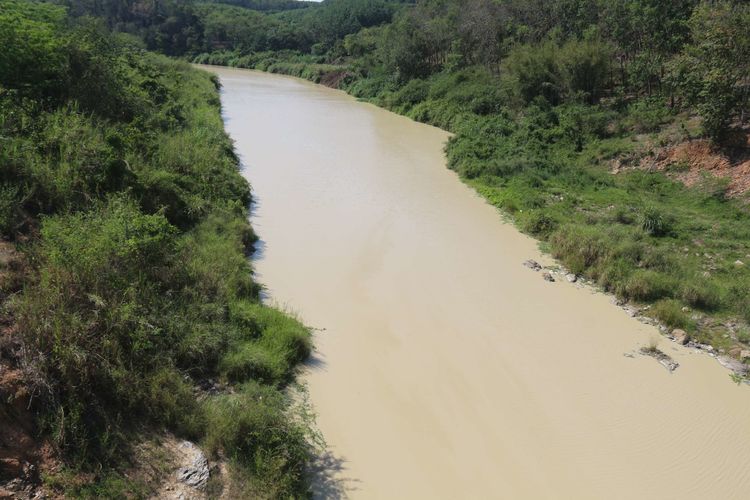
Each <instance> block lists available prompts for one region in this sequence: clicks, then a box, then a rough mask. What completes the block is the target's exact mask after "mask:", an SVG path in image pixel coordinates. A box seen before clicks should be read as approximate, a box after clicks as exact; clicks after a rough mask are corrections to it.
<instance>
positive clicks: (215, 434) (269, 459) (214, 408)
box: [204, 383, 310, 498]
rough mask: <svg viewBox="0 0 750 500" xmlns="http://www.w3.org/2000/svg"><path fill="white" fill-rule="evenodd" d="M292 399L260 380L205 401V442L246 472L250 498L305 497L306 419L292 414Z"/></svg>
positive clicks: (213, 451) (246, 491)
mask: <svg viewBox="0 0 750 500" xmlns="http://www.w3.org/2000/svg"><path fill="white" fill-rule="evenodd" d="M288 406H289V402H288V401H287V399H286V397H285V396H283V395H282V394H281V393H279V392H278V391H275V390H273V389H272V388H269V387H264V386H261V385H259V384H257V383H247V384H245V385H243V386H242V387H241V388H240V389H239V391H238V392H237V393H235V394H227V395H221V396H215V397H212V398H210V399H209V400H207V401H206V402H205V403H204V409H205V412H206V415H207V420H206V429H207V433H206V437H205V440H204V444H205V446H206V449H207V450H208V451H209V452H211V453H219V452H221V453H223V455H224V456H226V457H228V458H230V459H232V460H233V462H234V464H235V466H236V467H238V468H239V469H240V470H241V471H243V472H244V474H243V475H242V476H239V477H242V478H245V479H246V481H247V483H246V484H245V485H244V486H245V487H244V490H245V491H244V492H243V496H246V497H247V498H303V497H305V496H306V495H307V493H308V492H307V490H306V488H305V487H304V481H303V478H304V474H305V464H306V463H307V461H308V459H309V457H310V448H309V445H308V441H307V439H306V438H307V430H306V427H305V425H304V423H302V422H299V421H294V420H292V419H290V418H288V416H287V412H288Z"/></svg>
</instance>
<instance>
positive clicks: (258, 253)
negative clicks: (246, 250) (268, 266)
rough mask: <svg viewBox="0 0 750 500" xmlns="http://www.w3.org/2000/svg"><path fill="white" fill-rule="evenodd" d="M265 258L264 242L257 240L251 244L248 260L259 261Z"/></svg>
mask: <svg viewBox="0 0 750 500" xmlns="http://www.w3.org/2000/svg"><path fill="white" fill-rule="evenodd" d="M265 256H266V241H265V240H263V239H260V238H259V239H258V240H257V241H256V242H255V243H253V252H252V253H251V254H250V258H251V259H253V260H261V259H263V257H265Z"/></svg>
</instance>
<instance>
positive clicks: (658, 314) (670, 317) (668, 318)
mask: <svg viewBox="0 0 750 500" xmlns="http://www.w3.org/2000/svg"><path fill="white" fill-rule="evenodd" d="M651 313H652V314H653V315H654V317H655V318H656V319H658V320H659V321H661V322H662V323H664V324H665V325H667V326H669V327H671V328H681V329H683V330H693V329H694V328H695V323H694V322H693V321H692V320H691V319H690V318H689V317H688V315H687V314H685V313H684V312H682V304H680V302H679V301H677V300H660V301H659V302H657V303H656V304H654V306H653V307H652V308H651Z"/></svg>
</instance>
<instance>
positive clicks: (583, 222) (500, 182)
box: [201, 54, 750, 377]
mask: <svg viewBox="0 0 750 500" xmlns="http://www.w3.org/2000/svg"><path fill="white" fill-rule="evenodd" d="M202 59H203V58H201V60H202ZM212 60H213V61H214V62H217V61H218V62H221V61H222V58H221V57H219V56H217V57H214V58H213V59H212ZM309 60H310V58H307V57H293V58H292V59H291V61H290V62H288V63H285V62H283V58H280V57H279V56H278V55H273V54H269V55H266V56H263V55H258V56H256V57H255V58H251V59H249V60H247V61H243V60H231V59H230V60H228V62H238V63H243V62H244V63H252V64H254V65H255V66H256V67H257V68H259V69H261V70H264V71H270V72H278V73H281V74H290V75H291V76H296V77H301V78H307V79H309V80H311V81H313V82H316V83H317V82H321V81H322V82H324V83H325V82H329V83H331V82H332V83H334V84H335V86H336V87H337V88H340V89H341V90H344V91H346V92H348V93H350V94H351V95H353V96H355V97H357V98H360V99H363V100H366V101H368V102H372V103H374V104H376V105H378V106H381V107H385V108H386V109H390V110H392V111H395V112H398V113H400V114H403V115H405V116H408V117H410V118H413V119H416V120H417V121H422V122H425V123H430V124H432V125H435V126H438V127H441V128H444V129H446V130H448V131H450V132H453V133H454V138H453V139H452V140H451V141H450V142H449V143H448V146H447V148H446V153H447V156H448V164H449V166H450V167H451V168H452V169H453V170H456V171H457V172H458V173H459V174H460V176H461V178H462V180H463V181H464V182H466V183H467V184H468V185H470V186H471V187H473V188H474V189H475V190H476V191H477V192H478V193H479V194H481V195H482V196H483V197H484V198H485V199H486V200H487V201H488V202H490V203H491V204H492V205H494V206H495V207H497V208H498V209H499V210H500V211H501V212H502V213H503V214H504V216H505V217H506V218H508V219H509V220H511V221H513V222H514V223H515V225H516V227H518V228H519V229H521V230H522V231H524V232H525V233H527V234H529V235H531V236H533V237H535V238H537V239H538V240H539V241H540V243H541V245H542V248H543V249H544V250H545V251H546V252H548V253H549V254H550V255H552V256H553V257H555V258H556V259H558V261H559V262H560V264H561V265H563V266H565V268H566V269H568V271H569V272H570V273H573V274H575V275H577V276H580V277H583V278H587V279H589V280H590V282H592V283H594V284H596V285H597V286H598V287H600V288H601V289H602V290H604V291H606V292H610V293H613V294H614V295H615V296H617V298H618V300H620V301H623V302H627V303H628V304H630V305H631V306H632V307H633V308H637V309H638V310H639V311H641V313H642V314H643V315H644V316H647V317H649V318H651V319H652V320H655V321H658V322H659V323H660V324H662V325H663V326H664V328H663V330H664V333H665V334H667V335H671V334H672V331H673V330H684V331H685V332H687V334H688V336H689V337H690V339H691V341H693V342H694V343H695V344H696V345H704V346H711V348H712V349H713V350H715V352H716V353H718V354H720V355H723V356H726V357H727V358H731V359H732V360H734V361H731V362H729V363H727V365H728V366H732V367H733V373H735V374H736V375H738V376H741V377H746V375H747V366H746V365H745V364H744V363H743V361H750V360H749V359H748V356H745V358H744V359H743V358H742V355H743V353H747V354H748V355H750V346H749V345H748V342H750V327H749V326H748V320H750V317H748V316H746V313H747V314H750V309H748V308H747V307H746V304H745V302H744V301H745V300H746V299H745V298H744V297H745V293H744V292H743V290H745V289H746V285H748V284H749V283H750V271H748V269H749V268H750V266H748V265H747V264H750V258H748V256H747V255H749V254H750V248H748V247H747V244H746V243H747V241H750V234H748V227H750V224H748V222H750V216H749V215H748V209H747V205H746V204H745V202H744V201H743V198H742V197H740V198H737V197H735V198H727V197H725V196H724V195H723V194H722V193H723V191H721V186H724V184H722V181H721V179H718V178H717V179H714V178H712V177H710V176H708V177H705V180H704V181H703V183H697V185H693V186H692V187H687V186H684V185H682V184H681V183H680V182H679V181H678V180H676V179H672V178H670V177H669V171H670V169H669V168H666V169H661V170H658V171H644V170H640V169H638V168H632V167H631V168H622V167H621V168H620V170H618V171H614V170H612V168H613V167H612V165H620V166H622V165H623V164H627V165H638V164H640V163H641V162H642V161H643V160H644V159H648V158H650V156H653V154H654V153H653V151H654V149H653V148H654V145H655V144H663V146H662V147H663V148H664V149H667V148H668V146H667V145H668V144H671V143H674V142H680V141H684V140H688V139H689V137H690V134H691V133H692V134H695V133H697V131H696V130H693V131H692V132H689V131H687V129H686V130H685V131H684V132H679V130H681V128H680V123H682V122H683V121H684V120H686V119H687V117H685V116H677V117H670V116H669V115H664V116H662V117H661V118H660V119H659V120H658V123H656V124H655V125H654V126H655V127H656V128H654V129H653V132H652V133H651V134H643V135H640V136H636V135H635V134H634V132H632V131H630V130H629V129H627V128H623V129H622V130H621V131H620V132H619V133H613V134H605V135H604V136H601V137H596V138H594V137H590V138H588V139H587V140H586V141H585V142H584V145H583V147H582V150H581V151H580V152H576V151H574V150H573V148H572V147H571V144H570V143H569V142H567V141H562V142H553V143H551V144H550V145H542V144H541V143H539V141H538V140H535V139H533V137H532V136H528V135H527V134H529V133H531V132H530V131H531V130H533V127H532V128H531V129H530V128H529V126H530V123H532V122H533V123H534V127H537V128H538V129H537V130H533V135H539V136H544V135H545V134H552V135H553V136H554V135H558V134H560V132H559V131H557V130H556V127H557V125H555V123H556V122H557V121H558V120H559V119H562V118H563V117H564V116H565V114H566V113H567V112H568V111H569V110H567V109H566V108H558V109H552V108H550V109H548V110H546V111H545V110H541V109H536V110H535V111H533V110H532V111H533V113H536V114H533V113H532V114H531V115H528V114H527V115H526V116H517V117H511V116H496V115H492V114H490V115H488V116H481V115H477V114H475V113H472V112H470V111H467V109H468V108H467V106H468V104H467V101H466V99H467V97H466V94H467V93H468V95H469V96H480V95H482V93H483V92H485V91H487V92H489V90H488V89H487V88H486V86H488V85H491V78H490V77H489V75H485V76H481V73H482V72H481V70H478V71H479V72H480V75H479V76H472V73H471V72H468V73H466V72H465V73H463V74H464V75H465V76H464V77H461V73H459V74H458V75H450V74H448V75H439V76H436V77H434V78H432V79H431V80H428V81H425V82H422V84H420V85H422V87H421V89H420V90H418V91H416V94H414V95H416V96H417V97H416V98H415V97H406V96H408V95H410V93H412V94H413V93H414V92H415V90H414V85H411V86H406V87H403V88H401V89H400V90H393V89H388V90H380V91H377V89H378V86H377V85H374V84H375V83H376V82H374V81H372V80H371V79H370V80H368V79H362V78H357V77H356V76H354V74H353V73H351V72H349V71H348V69H347V67H346V66H339V67H331V66H330V65H318V64H316V63H310V62H309ZM475 71H477V70H475ZM342 75H344V76H342ZM346 75H348V76H346ZM438 88H445V89H446V90H445V91H439V92H447V93H444V94H443V95H440V94H439V92H438V91H437V90H436V89H438ZM373 89H375V91H373ZM447 89H450V90H447ZM489 95H492V94H491V93H490V94H489ZM471 98H474V97H471ZM462 103H464V104H462ZM592 112H594V111H592ZM596 112H598V113H602V114H606V111H605V110H604V109H601V110H599V111H596ZM539 113H542V115H544V114H546V115H548V116H547V118H545V120H551V118H550V117H557V118H555V120H554V121H547V122H546V125H545V122H539V118H540V115H539ZM602 119H603V120H604V121H602V122H601V125H600V127H605V126H606V127H610V128H611V127H623V126H624V122H627V121H630V122H633V121H638V120H639V119H643V117H639V116H637V115H633V114H632V113H631V114H630V115H621V116H618V115H607V116H604V117H603V118H602ZM694 126H695V125H693V127H694ZM513 130H516V132H512V133H511V132H510V131H513ZM518 130H521V132H518ZM503 131H506V132H503ZM508 134H509V135H508ZM675 134H677V136H675ZM681 134H687V135H681ZM507 142H512V144H513V146H511V145H510V144H506V143H507ZM535 148H539V150H538V151H533V150H534V149H535ZM540 154H541V155H543V157H540V156H539V155H540ZM508 155H512V157H509V156H508ZM532 158H538V159H532ZM543 158H558V160H557V161H558V164H557V165H555V164H554V163H555V162H552V163H550V161H549V160H547V159H543ZM502 165H505V166H502ZM488 170H489V172H493V171H494V172H495V173H489V172H488ZM503 172H504V173H503ZM742 196H744V195H742ZM746 262H747V264H746Z"/></svg>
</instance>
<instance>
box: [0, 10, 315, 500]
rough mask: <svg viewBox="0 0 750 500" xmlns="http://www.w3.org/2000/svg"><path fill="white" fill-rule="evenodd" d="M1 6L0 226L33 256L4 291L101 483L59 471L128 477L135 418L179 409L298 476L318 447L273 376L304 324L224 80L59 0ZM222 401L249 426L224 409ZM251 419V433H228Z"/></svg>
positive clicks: (82, 464)
mask: <svg viewBox="0 0 750 500" xmlns="http://www.w3.org/2000/svg"><path fill="white" fill-rule="evenodd" d="M0 7H1V8H0V39H2V40H4V41H6V42H7V43H6V45H5V50H4V51H3V54H2V55H0V65H2V68H3V71H2V72H0V140H1V141H2V148H0V231H2V238H3V239H4V240H17V241H23V242H24V244H23V245H22V248H23V249H24V251H26V252H27V254H28V259H27V260H28V261H29V262H30V265H29V271H28V278H27V281H26V283H25V286H24V288H23V290H22V291H21V292H20V293H19V294H17V295H16V296H15V297H14V298H13V301H12V302H11V303H7V304H4V307H7V311H8V312H9V313H10V314H12V315H13V317H14V318H13V319H14V321H15V323H16V325H17V331H18V335H19V337H20V340H21V342H22V343H23V350H22V353H23V354H22V357H23V359H20V360H19V362H20V363H21V364H22V365H23V366H24V367H26V373H27V376H28V382H29V384H30V386H31V388H30V390H31V391H32V392H33V393H34V394H35V397H34V399H33V402H34V406H33V410H34V412H35V415H36V417H37V423H38V424H39V428H40V430H41V431H42V432H43V433H45V434H46V435H48V436H50V437H51V438H52V439H53V441H54V443H55V444H56V445H57V446H58V447H59V449H60V450H61V452H62V454H63V458H64V459H66V463H67V465H68V467H69V469H68V470H71V471H73V472H74V471H76V470H79V469H85V470H89V471H97V470H100V471H103V473H102V474H100V475H98V477H99V480H98V481H96V482H94V483H93V484H87V485H81V484H78V483H76V481H75V480H73V479H71V478H66V477H65V475H64V474H62V475H60V476H56V477H54V478H49V484H50V485H51V487H54V488H57V489H58V490H64V491H66V492H67V493H68V494H71V495H80V496H106V497H120V496H123V497H124V495H126V494H129V493H134V492H135V491H136V490H135V488H136V486H137V485H135V484H134V483H132V482H131V481H130V480H128V479H126V478H125V477H123V476H122V475H121V474H120V473H119V472H117V464H119V463H121V462H122V459H123V457H125V456H126V455H127V451H128V447H129V445H130V442H131V441H132V439H133V435H134V433H137V432H141V431H142V430H144V429H155V430H161V429H168V430H170V431H172V432H174V433H176V434H178V435H180V436H184V437H186V438H189V439H194V440H201V439H205V440H206V442H207V443H210V444H211V446H212V447H214V446H218V447H222V448H223V449H225V450H226V451H227V452H229V450H230V449H231V454H232V457H233V458H234V459H235V460H236V461H237V462H238V463H241V464H243V466H242V468H241V469H238V470H239V471H240V473H242V474H250V475H251V477H249V478H246V479H245V480H246V481H249V482H250V483H252V484H254V485H261V486H259V488H260V489H259V490H258V491H268V492H272V491H278V492H279V494H280V495H282V496H302V495H303V494H304V492H305V491H306V488H307V487H306V483H305V479H304V477H303V476H302V474H301V473H300V471H301V468H302V467H303V466H304V464H305V463H306V461H307V459H308V454H309V449H308V445H307V441H306V438H305V436H304V435H303V434H304V432H305V431H304V425H303V424H301V423H298V422H296V421H295V420H294V419H293V418H292V417H291V416H290V415H288V414H287V412H286V409H287V406H288V405H289V402H288V401H287V400H286V399H285V398H284V397H283V396H282V395H281V391H283V390H284V388H285V386H286V385H287V384H288V383H290V382H291V381H292V379H293V374H294V371H295V367H296V365H297V364H298V363H299V362H300V361H302V360H303V359H304V358H305V357H306V356H307V355H308V354H309V352H310V349H311V347H310V338H309V332H308V330H307V329H306V328H305V327H304V326H303V325H301V324H300V323H299V322H298V321H296V320H295V319H293V318H291V317H289V316H288V315H286V314H285V313H283V312H280V311H277V310H275V309H271V308H269V307H267V306H264V305H262V304H261V303H260V302H259V297H258V292H259V290H260V286H259V285H258V284H257V283H255V282H254V280H253V277H252V271H251V268H250V265H249V262H248V260H247V255H248V251H249V249H250V248H251V246H252V244H253V243H254V242H255V239H256V238H255V235H254V234H253V232H252V229H251V228H250V226H249V224H248V222H247V216H248V213H247V207H248V203H249V201H250V189H249V186H248V185H247V183H246V182H245V181H244V179H243V178H242V176H241V175H240V173H239V169H238V163H239V162H238V159H237V157H236V156H235V154H234V152H233V149H232V143H231V141H230V140H229V138H228V137H227V136H226V134H225V133H224V131H223V126H222V120H221V116H220V112H219V100H218V96H217V82H216V81H215V79H214V78H213V77H211V76H210V75H208V74H207V73H204V72H201V71H197V70H195V69H193V68H191V67H189V66H188V65H187V64H185V63H179V62H175V61H171V60H168V59H166V58H164V57H162V56H156V55H154V54H151V53H147V52H144V51H143V50H142V49H141V48H140V47H139V44H137V43H133V42H132V40H131V39H128V38H123V37H119V36H113V35H111V34H110V33H108V31H107V29H106V28H105V27H104V26H103V24H102V23H101V22H98V21H96V20H91V19H80V20H78V21H75V20H70V19H67V18H66V17H65V12H64V10H63V9H61V8H60V7H57V6H54V5H50V4H46V3H36V2H34V3H32V2H17V1H15V0H0ZM80 7H81V5H80V4H75V5H73V8H80ZM100 7H101V8H103V9H109V8H112V7H113V6H112V3H108V2H104V3H102V4H100ZM108 20H109V21H113V20H114V19H112V18H110V19H108ZM32 60H33V61H34V63H33V64H32V63H31V62H30V61H32ZM20 64H23V65H25V66H26V67H27V68H29V71H26V70H24V71H19V70H18V68H16V67H15V66H17V65H20ZM8 68H12V70H8V71H6V69H8ZM258 359H261V360H263V362H262V363H258V362H256V361H257V360H258ZM258 366H260V367H262V369H259V368H257V367H258ZM204 377H216V378H222V379H224V380H225V381H226V382H228V383H238V384H245V383H247V384H250V385H248V386H243V387H246V388H245V389H243V390H242V396H237V398H238V399H241V401H240V402H239V403H237V404H234V403H231V404H230V399H232V398H229V397H227V398H224V399H222V398H212V399H208V400H206V401H204V402H203V403H201V404H199V403H198V401H197V400H196V398H195V392H196V390H197V388H196V385H197V383H198V382H199V381H200V380H201V379H202V378H204ZM253 381H255V382H253ZM261 396H262V398H263V401H264V403H263V405H259V403H258V401H259V398H260V397H261ZM229 408H235V409H234V410H230V409H229ZM236 411H241V413H242V415H243V416H244V415H247V417H246V418H244V417H243V416H241V417H239V418H237V417H236V415H235V414H234V413H232V412H236ZM227 412H229V414H231V415H232V422H233V423H237V424H238V425H240V424H241V426H242V427H241V428H239V430H238V429H236V428H235V429H233V428H231V426H230V427H222V426H221V425H218V424H219V423H220V422H221V417H220V416H221V415H225V414H227ZM253 412H255V413H253ZM243 418H244V420H243ZM214 424H216V425H214ZM223 432H226V433H227V434H226V435H225V434H223ZM238 433H239V434H238ZM240 434H242V435H240ZM249 435H252V436H256V437H258V439H260V441H259V442H258V443H256V442H255V441H253V442H252V443H249V442H247V441H245V442H244V444H242V445H237V446H235V445H234V444H233V443H237V442H239V441H241V440H243V439H245V438H246V437H247V436H249ZM138 488H140V486H138ZM128 490H130V491H128Z"/></svg>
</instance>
